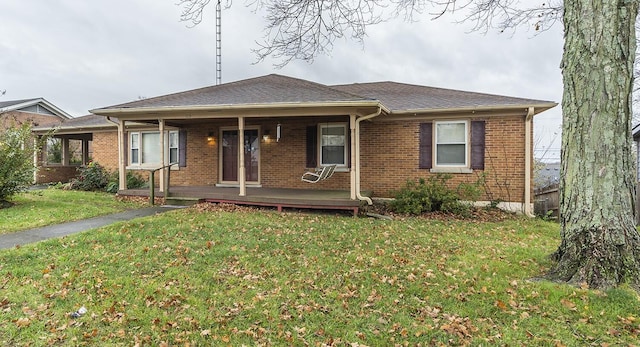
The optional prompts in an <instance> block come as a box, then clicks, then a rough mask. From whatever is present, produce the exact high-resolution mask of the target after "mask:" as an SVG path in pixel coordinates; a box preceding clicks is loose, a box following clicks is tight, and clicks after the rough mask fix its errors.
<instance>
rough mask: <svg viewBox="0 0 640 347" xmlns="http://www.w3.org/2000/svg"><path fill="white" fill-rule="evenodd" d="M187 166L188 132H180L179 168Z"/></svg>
mask: <svg viewBox="0 0 640 347" xmlns="http://www.w3.org/2000/svg"><path fill="white" fill-rule="evenodd" d="M186 166H187V131H186V130H179V131H178V167H186Z"/></svg>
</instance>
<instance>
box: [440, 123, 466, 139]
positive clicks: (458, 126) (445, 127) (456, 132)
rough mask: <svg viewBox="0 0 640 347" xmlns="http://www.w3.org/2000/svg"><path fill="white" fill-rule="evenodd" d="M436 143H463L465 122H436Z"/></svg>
mask: <svg viewBox="0 0 640 347" xmlns="http://www.w3.org/2000/svg"><path fill="white" fill-rule="evenodd" d="M437 126H438V129H437V131H436V132H437V134H438V137H437V140H436V142H437V143H464V141H465V136H464V135H465V123H438V124H437Z"/></svg>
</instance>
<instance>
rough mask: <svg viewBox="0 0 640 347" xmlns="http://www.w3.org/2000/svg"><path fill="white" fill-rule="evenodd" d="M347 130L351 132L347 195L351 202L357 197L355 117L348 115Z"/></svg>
mask: <svg viewBox="0 0 640 347" xmlns="http://www.w3.org/2000/svg"><path fill="white" fill-rule="evenodd" d="M349 130H350V131H351V165H350V166H351V168H350V170H349V173H350V175H351V181H350V190H351V194H350V195H349V198H350V199H351V200H355V199H356V197H357V194H356V189H357V184H356V174H357V172H356V164H357V160H356V156H357V155H358V149H357V146H356V143H358V142H356V136H358V134H357V133H356V115H354V114H351V115H349Z"/></svg>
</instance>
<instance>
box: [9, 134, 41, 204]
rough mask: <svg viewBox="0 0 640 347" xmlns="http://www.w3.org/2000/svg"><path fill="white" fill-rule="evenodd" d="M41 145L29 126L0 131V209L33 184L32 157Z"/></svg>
mask: <svg viewBox="0 0 640 347" xmlns="http://www.w3.org/2000/svg"><path fill="white" fill-rule="evenodd" d="M41 145H42V143H41V141H34V140H33V137H32V136H31V127H30V126H29V124H24V125H21V126H11V127H9V128H7V129H6V130H3V131H0V207H2V206H10V204H9V203H8V200H9V198H11V197H12V196H13V195H15V194H16V193H19V192H21V191H24V190H25V189H26V188H27V187H28V186H29V185H31V184H32V183H33V173H34V171H35V166H34V165H33V156H34V154H35V153H36V152H37V151H38V150H39V148H41V147H42V146H41Z"/></svg>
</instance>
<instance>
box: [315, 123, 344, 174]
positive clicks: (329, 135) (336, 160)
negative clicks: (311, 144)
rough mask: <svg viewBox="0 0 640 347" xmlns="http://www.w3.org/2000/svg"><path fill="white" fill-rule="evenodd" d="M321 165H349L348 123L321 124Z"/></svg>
mask: <svg viewBox="0 0 640 347" xmlns="http://www.w3.org/2000/svg"><path fill="white" fill-rule="evenodd" d="M319 140H320V165H338V166H346V165H347V125H346V124H335V123H333V124H332V123H329V124H322V125H320V139H319Z"/></svg>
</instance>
